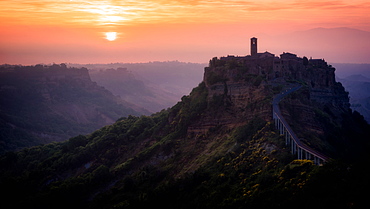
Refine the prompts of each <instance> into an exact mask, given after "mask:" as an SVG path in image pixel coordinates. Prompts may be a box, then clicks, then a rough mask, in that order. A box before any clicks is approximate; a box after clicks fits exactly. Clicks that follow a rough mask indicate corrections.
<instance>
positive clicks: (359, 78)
mask: <svg viewBox="0 0 370 209" xmlns="http://www.w3.org/2000/svg"><path fill="white" fill-rule="evenodd" d="M338 81H339V82H341V83H342V84H343V86H344V87H345V88H346V90H347V91H348V92H349V96H350V103H351V109H352V110H356V111H358V112H359V113H361V114H362V115H363V116H364V117H365V119H366V121H367V122H368V123H369V124H370V78H368V77H365V76H363V75H351V76H348V77H346V78H339V79H338Z"/></svg>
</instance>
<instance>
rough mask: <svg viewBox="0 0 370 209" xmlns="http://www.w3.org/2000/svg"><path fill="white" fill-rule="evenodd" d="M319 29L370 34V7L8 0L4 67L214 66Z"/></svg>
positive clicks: (0, 27)
mask: <svg viewBox="0 0 370 209" xmlns="http://www.w3.org/2000/svg"><path fill="white" fill-rule="evenodd" d="M317 27H325V28H335V27H350V28H355V29H360V30H364V31H370V1H368V0H366V1H364V0H347V1H341V0H338V1H325V0H323V1H320V0H304V1H300V0H259V1H243V0H222V1H218V0H171V1H170V0H136V1H135V0H126V1H125V0H103V1H92V0H11V1H7V0H5V1H4V0H0V64H3V63H9V64H37V63H45V64H47V63H52V62H55V63H61V62H67V63H111V62H147V61H167V60H179V61H186V62H188V61H189V62H202V63H206V62H208V60H209V59H211V58H212V57H214V56H225V55H227V54H237V55H245V54H248V53H249V38H250V37H251V36H259V35H261V34H267V35H269V36H279V35H284V34H289V33H291V32H294V31H302V30H308V29H312V28H317ZM107 32H113V33H111V35H113V37H111V39H114V35H115V34H116V39H115V40H113V41H109V40H107V39H106V33H107ZM260 43H261V44H260ZM262 43H263V40H261V39H259V44H260V46H261V47H260V49H261V50H270V49H274V50H276V51H272V52H273V53H276V54H279V53H281V52H282V51H284V50H285V49H284V48H283V47H281V46H278V45H276V46H274V43H271V42H270V43H269V44H270V45H269V46H264V45H263V44H262ZM265 43H267V41H266V42H265ZM369 54H370V53H369ZM299 55H300V54H299ZM314 55H315V54H314ZM301 56H304V55H301ZM334 61H337V60H333V62H334ZM343 62H366V60H362V59H361V60H358V61H357V60H354V61H352V60H348V61H345V60H344V61H343ZM369 63H370V60H369Z"/></svg>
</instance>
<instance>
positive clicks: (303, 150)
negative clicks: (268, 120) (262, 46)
mask: <svg viewBox="0 0 370 209" xmlns="http://www.w3.org/2000/svg"><path fill="white" fill-rule="evenodd" d="M301 87H302V86H301V85H299V86H295V87H291V88H289V89H286V90H285V91H283V92H281V93H280V94H277V95H275V97H274V99H273V101H272V118H273V120H274V122H275V127H276V129H278V130H279V132H280V134H281V135H285V145H286V146H290V149H291V153H292V154H293V155H297V158H298V159H300V160H303V159H305V160H312V161H313V162H314V163H315V165H321V164H323V163H325V162H326V161H328V160H329V157H327V156H325V155H323V154H322V153H320V152H318V151H316V150H314V149H312V148H311V147H309V146H307V145H305V144H303V143H302V142H301V140H300V139H299V138H298V137H297V135H296V134H295V133H294V131H293V130H292V128H291V127H290V126H289V124H288V123H287V122H286V120H285V119H284V117H283V116H282V114H281V112H280V108H279V102H280V101H281V100H282V99H283V98H284V97H285V96H287V95H288V94H290V93H292V92H294V91H297V90H298V89H300V88H301Z"/></svg>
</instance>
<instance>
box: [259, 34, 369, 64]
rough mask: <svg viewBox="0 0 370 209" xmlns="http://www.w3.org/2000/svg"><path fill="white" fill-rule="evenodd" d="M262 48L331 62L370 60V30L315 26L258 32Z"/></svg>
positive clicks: (363, 61) (365, 61)
mask: <svg viewBox="0 0 370 209" xmlns="http://www.w3.org/2000/svg"><path fill="white" fill-rule="evenodd" d="M259 39H260V40H263V45H262V44H261V48H262V49H263V48H266V49H269V51H270V50H271V51H272V52H280V51H281V50H286V51H288V52H294V53H296V54H298V55H305V56H307V57H310V56H312V57H317V58H325V60H326V61H328V62H330V63H332V62H334V63H370V51H369V48H370V32H368V31H362V30H357V29H353V28H344V27H342V28H314V29H309V30H304V31H296V32H292V33H288V34H284V35H278V36H268V35H260V36H259Z"/></svg>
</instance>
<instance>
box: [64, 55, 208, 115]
mask: <svg viewBox="0 0 370 209" xmlns="http://www.w3.org/2000/svg"><path fill="white" fill-rule="evenodd" d="M68 65H69V66H74V67H86V68H88V69H89V72H90V76H91V79H92V80H93V81H95V82H97V83H98V84H99V85H101V86H104V87H105V88H107V89H108V90H109V91H111V92H113V94H115V95H118V96H120V97H121V98H122V99H124V100H126V101H128V102H130V103H132V104H136V105H138V106H141V107H143V108H145V109H147V110H150V111H151V112H158V111H160V110H162V109H167V108H169V107H171V106H173V105H174V104H176V103H177V102H178V101H179V98H181V97H182V96H184V95H188V94H189V93H190V91H191V89H192V88H193V87H194V86H196V85H198V84H199V83H200V82H201V80H202V76H203V68H204V66H205V65H206V64H198V63H185V62H178V61H172V62H148V63H112V64H86V65H80V64H68Z"/></svg>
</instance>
